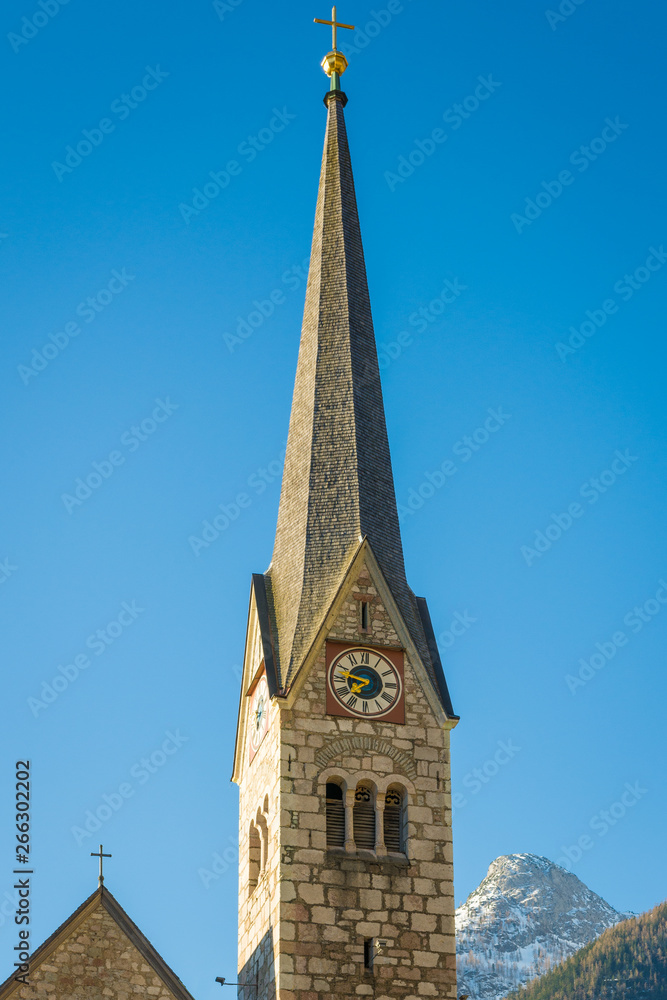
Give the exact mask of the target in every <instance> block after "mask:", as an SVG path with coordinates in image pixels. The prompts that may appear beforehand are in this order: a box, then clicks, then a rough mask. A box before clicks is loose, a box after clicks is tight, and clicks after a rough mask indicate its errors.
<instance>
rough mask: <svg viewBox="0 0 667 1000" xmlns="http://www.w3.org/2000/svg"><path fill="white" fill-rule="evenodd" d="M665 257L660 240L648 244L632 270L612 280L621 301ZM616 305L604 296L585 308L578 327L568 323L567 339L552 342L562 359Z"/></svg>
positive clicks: (658, 267) (587, 337)
mask: <svg viewBox="0 0 667 1000" xmlns="http://www.w3.org/2000/svg"><path fill="white" fill-rule="evenodd" d="M665 261H667V254H665V248H664V246H663V245H662V243H661V244H660V246H659V248H658V249H656V248H655V247H649V251H648V257H647V258H646V260H645V261H644V263H643V264H640V265H639V267H636V268H635V269H634V271H633V272H632V274H627V273H626V274H624V275H623V277H622V278H619V279H618V281H616V282H615V283H614V291H615V292H616V294H617V295H618V296H619V297H620V299H621V302H629V301H630V299H631V298H632V297H633V295H634V294H635V292H639V291H641V289H642V288H644V287H645V285H646V283H647V282H648V281H650V280H651V278H652V277H653V275H654V274H655V273H656V271H660V270H661V269H662V267H663V265H664V264H665ZM618 308H619V306H618V302H617V301H616V299H611V298H609V299H605V300H604V302H603V303H602V305H601V306H600V308H599V309H587V310H586V319H585V320H584V321H583V323H581V325H580V326H578V327H577V326H571V327H570V336H569V338H568V341H567V343H563V341H561V340H559V341H558V343H557V344H555V345H554V346H555V348H556V354H557V355H558V357H559V358H560V359H561V361H563V362H565V361H567V359H568V357H569V355H570V354H576V352H577V351H579V350H580V349H581V348H582V347H583V346H584V344H585V343H586V342H587V341H588V340H590V338H591V337H594V336H595V334H596V333H597V332H598V330H599V329H601V327H603V326H604V325H605V323H606V322H607V320H608V318H609V317H610V316H614V315H615V314H616V313H617V312H618Z"/></svg>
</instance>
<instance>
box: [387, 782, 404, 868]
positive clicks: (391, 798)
mask: <svg viewBox="0 0 667 1000" xmlns="http://www.w3.org/2000/svg"><path fill="white" fill-rule="evenodd" d="M401 806H402V803H401V794H400V792H395V791H393V790H391V791H388V792H387V794H386V796H385V806H384V845H385V847H386V848H387V850H388V851H393V852H395V853H399V852H400V851H402V850H403V845H402V843H401V840H402V837H401V826H402V820H403V809H402V808H401Z"/></svg>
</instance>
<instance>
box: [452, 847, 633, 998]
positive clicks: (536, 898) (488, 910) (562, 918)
mask: <svg viewBox="0 0 667 1000" xmlns="http://www.w3.org/2000/svg"><path fill="white" fill-rule="evenodd" d="M627 916H628V914H624V913H618V912H617V911H616V910H615V909H614V908H613V907H612V906H610V905H609V903H606V902H605V901H604V899H602V898H601V897H600V896H598V895H596V893H594V892H592V891H591V890H590V889H589V888H587V886H585V885H584V883H583V882H580V881H579V879H578V878H577V876H576V875H573V874H572V872H569V871H567V870H566V869H565V868H561V867H560V866H559V865H555V864H554V863H553V862H552V861H549V860H548V858H540V857H538V856H537V855H535V854H509V855H505V856H503V857H500V858H496V860H495V861H494V862H492V864H491V865H490V867H489V870H488V872H487V875H486V878H485V879H483V881H482V882H481V883H480V884H479V886H478V887H477V888H476V889H475V890H474V891H473V892H471V893H470V895H469V896H468V898H467V900H466V901H465V903H463V904H462V905H461V906H459V908H458V910H457V911H456V953H457V955H456V964H457V970H458V977H459V983H458V991H457V992H458V995H459V996H461V994H466V993H467V994H469V995H470V997H471V998H472V1000H477V998H480V1000H498V998H500V997H504V996H505V995H506V994H507V993H509V991H510V990H513V989H516V987H517V986H519V985H520V984H521V983H525V982H528V980H529V979H533V978H534V977H535V976H538V975H541V974H542V973H543V972H546V971H547V970H548V969H550V968H551V967H552V966H553V965H556V964H557V963H558V962H561V961H563V959H565V958H568V957H569V956H570V955H572V954H574V952H575V951H578V949H579V948H581V947H582V946H583V945H585V944H587V943H588V942H589V941H592V940H593V938H596V937H597V936H598V934H601V933H602V931H604V930H605V929H606V928H607V927H611V926H613V924H616V923H618V922H619V920H624V919H625V918H626V917H627Z"/></svg>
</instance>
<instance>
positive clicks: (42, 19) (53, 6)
mask: <svg viewBox="0 0 667 1000" xmlns="http://www.w3.org/2000/svg"><path fill="white" fill-rule="evenodd" d="M68 3H69V0H37V10H36V11H35V12H34V13H33V14H31V15H30V17H23V18H22V19H21V29H20V33H17V32H15V31H10V32H9V34H8V35H7V41H8V42H9V44H10V45H11V47H12V49H13V50H14V52H20V51H21V49H22V48H23V46H24V45H27V44H28V42H31V41H32V40H33V38H36V37H37V35H38V34H39V33H40V31H41V30H42V28H45V27H46V26H47V24H50V23H51V21H52V20H53V18H54V17H55V16H56V14H59V13H60V8H61V7H64V6H65V5H66V4H68Z"/></svg>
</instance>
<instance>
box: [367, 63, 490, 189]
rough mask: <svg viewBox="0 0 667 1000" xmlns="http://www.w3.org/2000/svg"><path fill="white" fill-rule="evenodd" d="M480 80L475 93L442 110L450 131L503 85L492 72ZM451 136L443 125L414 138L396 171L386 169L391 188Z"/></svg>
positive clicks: (403, 180) (399, 159)
mask: <svg viewBox="0 0 667 1000" xmlns="http://www.w3.org/2000/svg"><path fill="white" fill-rule="evenodd" d="M477 79H478V81H479V82H478V84H477V86H476V87H475V89H474V91H473V93H472V94H468V95H467V96H466V97H464V98H463V100H462V101H461V103H460V104H453V105H452V106H451V107H449V108H447V110H446V111H444V112H443V115H442V117H443V120H444V121H445V122H446V123H447V124H448V125H449V126H450V131H451V132H456V131H458V129H460V128H461V126H462V125H463V122H464V121H466V120H467V119H468V118H470V116H471V115H473V114H474V113H475V112H476V111H477V110H478V109H479V108H480V107H481V105H482V104H484V102H485V101H488V99H489V97H491V95H492V94H495V92H496V91H497V90H498V89H499V87H502V84H501V83H500V82H499V81H498V80H494V79H493V74H491V73H489V74H488V76H485V77H484V76H478V77H477ZM448 138H449V133H448V132H447V131H446V130H445V129H443V128H440V127H437V128H434V129H433V130H432V131H431V133H430V134H429V135H428V136H427V137H426V139H415V141H414V148H413V149H412V150H411V151H410V152H409V153H408V154H407V155H404V154H401V156H399V158H398V164H397V167H396V170H395V172H394V171H391V170H385V172H384V179H385V180H386V182H387V184H388V186H389V190H390V191H395V190H396V188H397V187H398V185H399V184H405V182H406V180H407V179H408V178H409V177H412V175H413V174H414V172H415V170H417V169H419V167H421V166H423V165H424V163H425V162H426V160H427V158H428V157H430V156H433V154H434V153H435V151H436V149H437V148H438V146H441V145H442V144H443V143H445V142H446V141H447V139H448Z"/></svg>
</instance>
